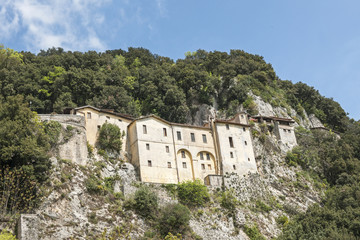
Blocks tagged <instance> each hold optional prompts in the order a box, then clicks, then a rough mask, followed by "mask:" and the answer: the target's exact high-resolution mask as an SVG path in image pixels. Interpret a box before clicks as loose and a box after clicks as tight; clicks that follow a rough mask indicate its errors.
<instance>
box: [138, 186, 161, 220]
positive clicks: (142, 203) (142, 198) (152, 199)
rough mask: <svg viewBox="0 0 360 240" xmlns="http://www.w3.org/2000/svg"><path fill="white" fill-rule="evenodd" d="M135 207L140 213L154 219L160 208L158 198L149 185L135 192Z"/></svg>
mask: <svg viewBox="0 0 360 240" xmlns="http://www.w3.org/2000/svg"><path fill="white" fill-rule="evenodd" d="M133 208H134V209H135V211H136V212H137V213H138V214H139V215H141V216H143V217H145V218H148V219H152V218H154V217H155V212H156V211H157V209H158V198H157V196H156V194H155V193H154V192H152V191H151V190H150V189H149V187H146V186H142V187H140V188H139V189H138V190H137V191H136V192H135V196H134V205H133Z"/></svg>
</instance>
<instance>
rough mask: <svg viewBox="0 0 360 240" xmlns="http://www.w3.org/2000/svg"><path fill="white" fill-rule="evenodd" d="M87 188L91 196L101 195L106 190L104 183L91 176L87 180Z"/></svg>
mask: <svg viewBox="0 0 360 240" xmlns="http://www.w3.org/2000/svg"><path fill="white" fill-rule="evenodd" d="M85 186H86V189H87V191H88V192H89V193H90V194H101V193H103V192H104V190H105V189H104V186H103V185H102V181H101V180H100V179H98V178H97V177H95V176H90V177H89V178H88V179H86V181H85Z"/></svg>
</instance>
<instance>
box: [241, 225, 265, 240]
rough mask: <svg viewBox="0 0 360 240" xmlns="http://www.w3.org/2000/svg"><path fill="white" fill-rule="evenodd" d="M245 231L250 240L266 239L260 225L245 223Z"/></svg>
mask: <svg viewBox="0 0 360 240" xmlns="http://www.w3.org/2000/svg"><path fill="white" fill-rule="evenodd" d="M244 232H245V233H246V235H247V236H248V237H249V238H250V240H265V239H266V238H265V237H264V236H263V235H262V234H261V233H260V231H259V228H258V226H257V225H256V224H255V225H253V226H251V227H249V226H247V225H245V226H244Z"/></svg>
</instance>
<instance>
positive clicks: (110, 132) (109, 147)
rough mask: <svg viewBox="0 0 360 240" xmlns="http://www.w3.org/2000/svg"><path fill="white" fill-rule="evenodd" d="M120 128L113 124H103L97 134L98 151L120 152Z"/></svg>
mask: <svg viewBox="0 0 360 240" xmlns="http://www.w3.org/2000/svg"><path fill="white" fill-rule="evenodd" d="M121 138H122V134H121V131H120V128H119V127H118V126H116V125H115V124H111V123H104V124H103V125H102V126H101V128H100V132H99V137H98V139H97V146H98V147H99V149H101V150H104V151H110V152H120V150H121V145H122V141H121Z"/></svg>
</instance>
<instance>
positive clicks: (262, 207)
mask: <svg viewBox="0 0 360 240" xmlns="http://www.w3.org/2000/svg"><path fill="white" fill-rule="evenodd" d="M256 207H258V208H259V209H260V210H261V211H264V212H270V211H271V210H272V207H270V206H269V205H267V204H265V203H263V202H262V201H260V200H257V201H256Z"/></svg>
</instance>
